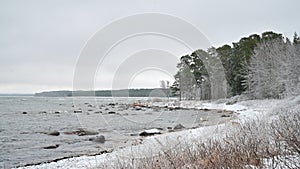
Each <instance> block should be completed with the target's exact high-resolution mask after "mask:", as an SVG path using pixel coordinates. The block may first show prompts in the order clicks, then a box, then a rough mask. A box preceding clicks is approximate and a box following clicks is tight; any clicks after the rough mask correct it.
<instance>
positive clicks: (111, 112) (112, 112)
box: [108, 111, 116, 114]
mask: <svg viewBox="0 0 300 169" xmlns="http://www.w3.org/2000/svg"><path fill="white" fill-rule="evenodd" d="M108 114H116V112H114V111H110V112H108Z"/></svg>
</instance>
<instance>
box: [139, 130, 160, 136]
mask: <svg viewBox="0 0 300 169" xmlns="http://www.w3.org/2000/svg"><path fill="white" fill-rule="evenodd" d="M156 134H161V132H160V131H159V130H158V129H150V130H145V131H143V132H141V133H140V134H139V135H140V136H153V135H156Z"/></svg>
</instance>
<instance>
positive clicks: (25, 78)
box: [0, 0, 300, 93]
mask: <svg viewBox="0 0 300 169" xmlns="http://www.w3.org/2000/svg"><path fill="white" fill-rule="evenodd" d="M299 6H300V1H298V0H252V1H246V0H227V1H222V0H206V1H204V0H186V1H179V0H164V1H161V0H147V1H141V0H127V1H122V0H119V1H116V0H107V1H102V0H99V1H92V0H90V1H84V0H45V1H39V0H27V1H23V0H18V1H17V0H7V1H4V0H1V1H0V93H34V92H37V91H43V90H61V89H69V90H70V89H72V80H73V74H74V69H75V65H76V61H77V58H78V55H79V54H80V51H81V49H82V48H83V46H84V45H85V43H86V41H87V40H88V39H89V38H90V37H91V36H92V35H93V34H94V33H95V32H96V31H98V30H99V29H101V28H102V27H103V26H105V25H107V24H108V23H110V22H112V21H113V20H116V19H119V18H122V17H125V16H129V15H133V14H138V13H145V12H157V13H164V14H170V15H173V16H176V17H179V18H182V19H184V20H186V21H188V22H190V23H191V24H193V25H195V26H196V27H197V28H198V29H199V30H200V31H201V32H202V33H203V34H205V36H206V37H207V38H208V39H209V41H210V42H211V44H212V45H213V46H216V47H218V46H220V45H222V44H225V43H231V42H232V41H237V40H239V38H241V37H242V36H247V35H250V34H252V33H262V32H263V31H266V30H273V31H276V32H281V33H283V34H284V35H285V36H288V37H292V35H293V33H294V32H295V31H297V32H299V30H300V22H299V16H300V11H299ZM137 41H139V40H138V39H137ZM141 42H143V40H141ZM151 42H155V38H152V41H151ZM160 42H161V45H163V46H164V47H166V48H168V46H167V45H166V44H168V43H163V42H162V41H160ZM128 43H130V42H128ZM143 43H146V42H145V39H144V42H143ZM158 44H159V43H158ZM174 46H176V45H173V46H172V45H171V47H174ZM125 47H126V44H125ZM171 47H170V46H169V48H168V50H172V49H171ZM123 48H124V46H123ZM119 49H120V50H119V51H114V52H115V53H116V54H115V55H114V56H112V58H113V59H112V60H110V61H108V63H114V61H116V62H115V65H114V66H116V67H117V66H118V64H120V63H118V62H117V61H118V57H117V56H119V55H121V54H122V50H121V49H122V46H120V47H119ZM125 53H126V52H125ZM184 53H186V50H185V49H182V50H181V48H180V47H176V49H174V52H173V54H174V55H178V57H180V55H182V54H184ZM111 55H113V53H112V54H111ZM120 60H122V59H120ZM120 60H119V62H120ZM112 65H113V64H112ZM112 65H108V66H107V67H105V66H104V67H101V68H99V69H101V70H100V72H101V71H104V72H105V77H104V76H101V78H99V77H96V78H95V79H96V80H95V81H96V82H95V85H96V88H98V89H109V88H110V86H111V83H110V81H111V79H112V76H113V75H114V71H115V70H111V69H112ZM174 66H175V65H174ZM156 73H157V72H156ZM154 74H155V73H154ZM137 77H138V78H137V79H136V80H137V81H136V85H133V86H131V87H155V86H156V87H158V85H159V83H158V80H160V78H167V77H166V75H163V74H161V75H159V73H158V75H157V76H155V77H156V78H157V79H155V78H153V81H155V80H157V82H156V81H155V82H150V81H149V72H148V73H145V77H144V79H143V76H142V74H141V75H137ZM150 79H151V78H150ZM143 81H144V82H145V83H143Z"/></svg>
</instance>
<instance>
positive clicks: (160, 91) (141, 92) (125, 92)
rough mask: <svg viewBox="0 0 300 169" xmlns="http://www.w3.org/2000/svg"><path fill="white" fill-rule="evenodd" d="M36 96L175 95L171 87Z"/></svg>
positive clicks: (59, 92) (64, 91) (53, 92)
mask: <svg viewBox="0 0 300 169" xmlns="http://www.w3.org/2000/svg"><path fill="white" fill-rule="evenodd" d="M33 96H35V97H85V96H96V97H174V95H172V94H171V91H170V89H163V88H153V89H120V90H96V91H70V90H61V91H45V92H39V93H35V94H34V95H33Z"/></svg>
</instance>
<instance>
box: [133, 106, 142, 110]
mask: <svg viewBox="0 0 300 169" xmlns="http://www.w3.org/2000/svg"><path fill="white" fill-rule="evenodd" d="M134 109H135V110H142V108H141V107H140V106H136V107H135V108H134Z"/></svg>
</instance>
